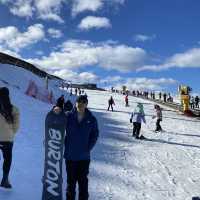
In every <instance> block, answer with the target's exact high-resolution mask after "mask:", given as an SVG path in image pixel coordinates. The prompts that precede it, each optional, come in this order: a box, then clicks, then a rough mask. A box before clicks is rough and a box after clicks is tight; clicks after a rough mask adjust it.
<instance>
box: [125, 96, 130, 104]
mask: <svg viewBox="0 0 200 200" xmlns="http://www.w3.org/2000/svg"><path fill="white" fill-rule="evenodd" d="M125 106H126V107H128V106H129V105H128V94H127V95H126V96H125Z"/></svg>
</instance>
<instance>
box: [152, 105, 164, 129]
mask: <svg viewBox="0 0 200 200" xmlns="http://www.w3.org/2000/svg"><path fill="white" fill-rule="evenodd" d="M154 108H155V110H156V115H154V116H153V117H152V118H153V119H154V118H156V119H157V121H156V130H155V132H160V131H162V127H161V125H160V122H161V121H162V109H161V107H160V106H159V105H157V104H156V105H155V106H154Z"/></svg>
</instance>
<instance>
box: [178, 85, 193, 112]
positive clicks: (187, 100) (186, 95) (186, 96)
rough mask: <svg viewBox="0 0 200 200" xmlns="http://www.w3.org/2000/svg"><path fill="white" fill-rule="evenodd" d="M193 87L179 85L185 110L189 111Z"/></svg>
mask: <svg viewBox="0 0 200 200" xmlns="http://www.w3.org/2000/svg"><path fill="white" fill-rule="evenodd" d="M190 92H191V88H190V87H188V86H185V85H180V86H179V93H180V97H181V105H182V106H183V111H184V112H187V111H189V104H190V95H189V93H190Z"/></svg>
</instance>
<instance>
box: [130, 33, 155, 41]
mask: <svg viewBox="0 0 200 200" xmlns="http://www.w3.org/2000/svg"><path fill="white" fill-rule="evenodd" d="M155 38H156V35H151V36H148V35H143V34H138V35H136V36H135V37H134V39H135V41H137V42H146V41H148V40H153V39H155Z"/></svg>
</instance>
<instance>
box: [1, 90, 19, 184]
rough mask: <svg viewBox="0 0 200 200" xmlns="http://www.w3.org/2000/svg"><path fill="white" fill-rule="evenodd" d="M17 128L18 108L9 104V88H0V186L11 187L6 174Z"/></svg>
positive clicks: (10, 161) (8, 170) (10, 160)
mask: <svg viewBox="0 0 200 200" xmlns="http://www.w3.org/2000/svg"><path fill="white" fill-rule="evenodd" d="M18 128H19V110H18V108H17V107H15V106H14V105H12V104H11V102H10V98H9V90H8V88H6V87H2V88H0V150H1V151H2V154H3V159H4V162H3V178H2V180H1V184H0V186H1V187H4V188H11V187H12V186H11V184H10V182H9V179H8V176H9V172H10V167H11V163H12V148H13V140H14V136H15V134H16V132H17V130H18Z"/></svg>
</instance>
